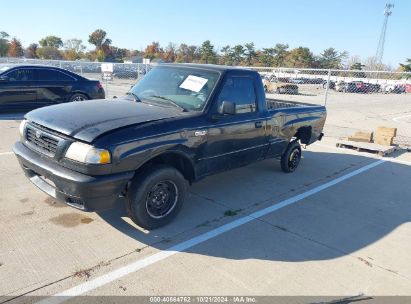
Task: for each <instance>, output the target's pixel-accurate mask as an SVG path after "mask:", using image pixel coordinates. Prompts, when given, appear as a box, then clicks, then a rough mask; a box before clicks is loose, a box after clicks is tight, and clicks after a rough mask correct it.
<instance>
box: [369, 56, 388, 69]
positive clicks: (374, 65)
mask: <svg viewBox="0 0 411 304" xmlns="http://www.w3.org/2000/svg"><path fill="white" fill-rule="evenodd" d="M364 63H365V67H366V69H367V70H370V71H386V70H389V69H390V68H389V67H388V66H386V65H385V64H382V63H381V62H379V60H378V59H377V58H376V57H368V58H367V59H366V60H365V62H364Z"/></svg>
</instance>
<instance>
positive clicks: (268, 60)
mask: <svg viewBox="0 0 411 304" xmlns="http://www.w3.org/2000/svg"><path fill="white" fill-rule="evenodd" d="M274 54H275V50H274V48H264V49H263V50H262V52H261V55H260V59H259V60H260V63H261V64H262V66H264V67H271V66H272V65H273V63H274Z"/></svg>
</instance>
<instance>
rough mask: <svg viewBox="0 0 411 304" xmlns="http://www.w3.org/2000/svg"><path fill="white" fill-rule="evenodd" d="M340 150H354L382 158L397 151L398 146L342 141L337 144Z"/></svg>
mask: <svg viewBox="0 0 411 304" xmlns="http://www.w3.org/2000/svg"><path fill="white" fill-rule="evenodd" d="M336 146H337V147H338V148H347V149H354V150H357V151H361V152H368V153H375V154H378V155H380V156H386V155H388V154H390V153H392V152H394V151H395V150H397V148H398V147H397V146H382V145H377V144H374V143H363V142H356V141H348V140H340V141H338V142H337V143H336Z"/></svg>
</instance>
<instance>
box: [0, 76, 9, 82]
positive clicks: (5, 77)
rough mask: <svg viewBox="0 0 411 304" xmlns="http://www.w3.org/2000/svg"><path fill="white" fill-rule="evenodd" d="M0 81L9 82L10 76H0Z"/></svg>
mask: <svg viewBox="0 0 411 304" xmlns="http://www.w3.org/2000/svg"><path fill="white" fill-rule="evenodd" d="M0 81H2V82H3V81H9V77H8V76H0Z"/></svg>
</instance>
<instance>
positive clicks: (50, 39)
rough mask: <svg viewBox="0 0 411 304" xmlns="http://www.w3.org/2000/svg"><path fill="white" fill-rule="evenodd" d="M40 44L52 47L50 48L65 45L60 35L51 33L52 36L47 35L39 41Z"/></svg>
mask: <svg viewBox="0 0 411 304" xmlns="http://www.w3.org/2000/svg"><path fill="white" fill-rule="evenodd" d="M39 44H40V45H41V46H42V47H44V48H45V47H50V48H55V49H59V48H61V47H62V46H63V40H61V38H60V37H57V36H53V35H50V36H46V37H44V38H43V39H41V40H40V41H39Z"/></svg>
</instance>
